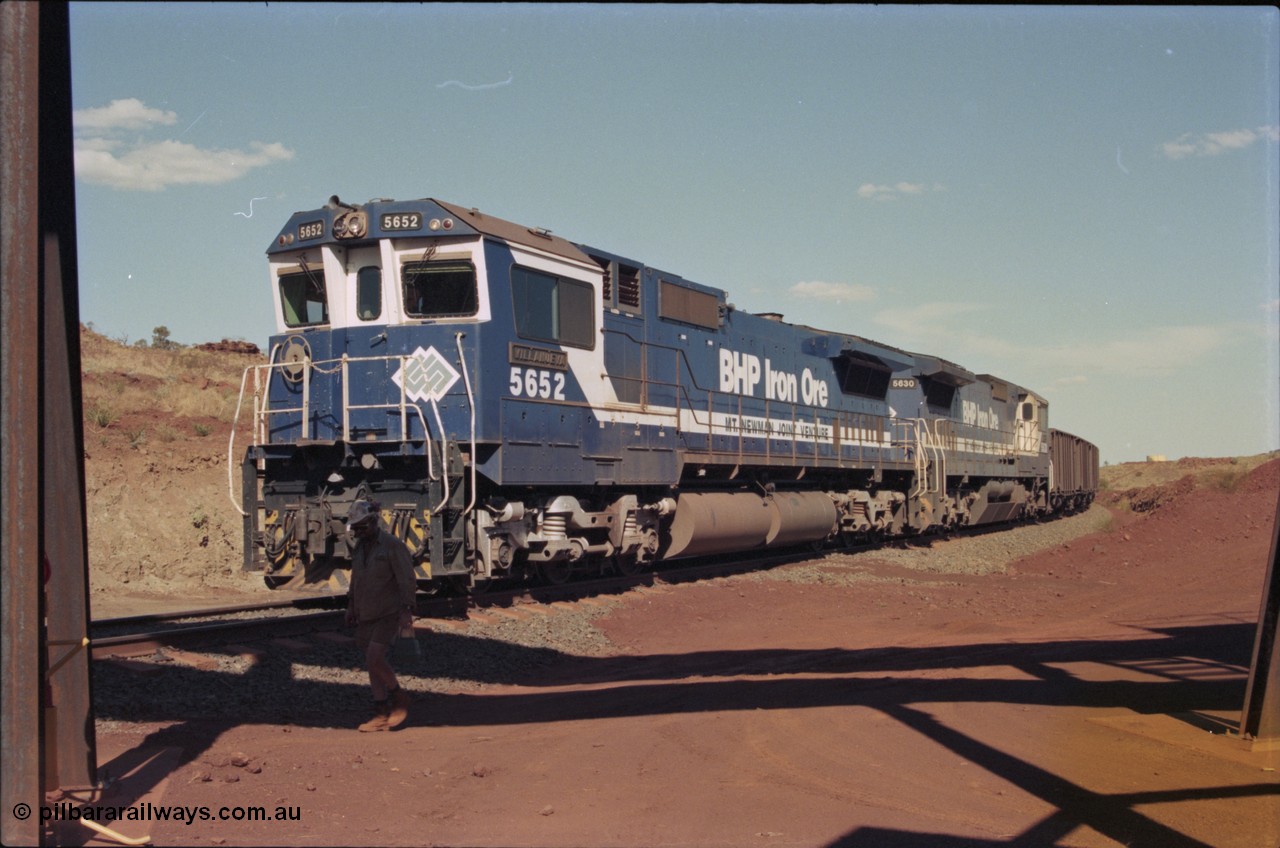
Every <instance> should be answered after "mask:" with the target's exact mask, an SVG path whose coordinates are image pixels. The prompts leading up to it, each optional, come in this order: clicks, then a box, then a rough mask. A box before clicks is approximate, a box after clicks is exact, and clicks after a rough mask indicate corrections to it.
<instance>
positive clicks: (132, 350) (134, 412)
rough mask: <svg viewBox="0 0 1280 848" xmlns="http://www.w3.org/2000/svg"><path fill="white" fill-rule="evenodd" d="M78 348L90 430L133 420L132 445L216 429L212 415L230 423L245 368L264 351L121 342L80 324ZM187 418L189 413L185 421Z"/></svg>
mask: <svg viewBox="0 0 1280 848" xmlns="http://www.w3.org/2000/svg"><path fill="white" fill-rule="evenodd" d="M80 349H81V367H82V386H83V391H84V411H85V412H84V414H85V429H86V432H87V433H93V432H97V431H103V430H108V429H111V428H118V427H120V426H122V423H121V422H123V421H125V420H136V418H138V417H143V418H149V419H153V420H155V421H156V422H157V423H156V424H155V425H154V426H152V427H141V426H137V425H130V426H131V429H130V430H129V432H128V433H127V437H128V440H129V442H130V443H131V444H133V445H134V446H138V445H140V444H143V443H145V441H146V440H147V439H149V438H155V439H159V440H161V441H173V440H175V439H178V438H187V437H190V436H197V437H202V436H207V435H209V434H210V433H211V432H212V427H211V424H210V421H209V420H210V419H212V420H213V421H216V422H219V423H230V422H231V419H232V416H233V415H234V414H235V408H236V400H237V398H238V397H239V392H240V378H241V375H242V374H243V371H244V368H245V367H246V366H248V365H251V364H256V363H258V362H260V361H261V358H260V357H252V356H245V355H229V354H226V353H212V352H209V351H203V350H196V349H193V348H176V349H172V350H164V349H157V348H150V347H136V346H130V345H125V344H121V343H120V342H117V341H114V340H112V339H109V338H107V337H105V336H103V335H100V334H98V333H95V332H93V331H92V330H90V329H88V328H85V327H81V330H80ZM183 419H187V420H186V421H184V420H183Z"/></svg>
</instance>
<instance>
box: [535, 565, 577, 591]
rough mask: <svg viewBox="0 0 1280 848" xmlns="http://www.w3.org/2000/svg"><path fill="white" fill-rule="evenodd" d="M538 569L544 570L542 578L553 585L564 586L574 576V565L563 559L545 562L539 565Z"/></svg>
mask: <svg viewBox="0 0 1280 848" xmlns="http://www.w3.org/2000/svg"><path fill="white" fill-rule="evenodd" d="M538 570H539V571H541V572H542V579H543V580H546V581H547V582H548V583H550V584H551V585H552V586H563V585H564V584H566V583H568V582H569V578H570V577H572V576H573V566H572V565H570V564H569V563H568V562H567V561H566V560H562V559H561V560H554V561H552V562H544V563H542V565H540V566H539V567H538Z"/></svg>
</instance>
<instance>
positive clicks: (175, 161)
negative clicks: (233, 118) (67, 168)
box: [75, 139, 293, 191]
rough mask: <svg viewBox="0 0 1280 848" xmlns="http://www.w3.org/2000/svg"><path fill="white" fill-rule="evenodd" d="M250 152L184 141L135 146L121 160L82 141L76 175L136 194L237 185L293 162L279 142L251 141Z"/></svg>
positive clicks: (78, 149)
mask: <svg viewBox="0 0 1280 848" xmlns="http://www.w3.org/2000/svg"><path fill="white" fill-rule="evenodd" d="M249 147H250V149H249V150H248V151H244V150H203V149H201V148H198V147H196V146H195V145H192V144H187V143H185V142H181V141H174V140H172V139H170V140H168V141H161V142H156V143H154V144H146V145H141V146H138V147H134V148H132V149H131V150H129V151H127V152H126V153H124V154H122V155H120V156H116V155H115V154H114V153H112V152H111V151H110V150H106V149H101V148H99V147H95V146H93V145H83V146H82V145H81V144H80V143H79V142H77V143H76V151H75V163H76V176H78V177H80V179H82V180H85V181H86V182H90V183H97V184H99V185H107V186H111V187H112V188H122V189H133V190H135V191H160V190H161V189H163V188H165V187H166V186H170V185H190V184H205V185H213V184H217V183H226V182H231V181H232V180H235V179H239V178H240V177H242V176H244V175H245V174H247V173H248V172H249V171H251V170H252V169H254V168H258V167H261V166H263V165H269V164H271V163H272V162H281V161H287V160H289V159H292V158H293V151H292V150H289V149H288V148H286V147H285V146H284V145H282V144H280V143H279V142H275V143H272V144H263V143H261V142H257V141H255V142H251V143H250V145H249Z"/></svg>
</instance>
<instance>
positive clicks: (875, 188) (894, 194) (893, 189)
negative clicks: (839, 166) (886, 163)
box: [858, 182, 946, 200]
mask: <svg viewBox="0 0 1280 848" xmlns="http://www.w3.org/2000/svg"><path fill="white" fill-rule="evenodd" d="M930 191H946V186H943V185H942V184H940V183H934V184H933V185H931V186H930V185H926V184H924V183H908V182H899V183H894V184H893V185H876V184H875V183H863V184H862V185H860V186H858V197H861V198H862V199H863V200H897V199H898V198H900V197H903V196H914V195H920V194H925V193H926V192H930Z"/></svg>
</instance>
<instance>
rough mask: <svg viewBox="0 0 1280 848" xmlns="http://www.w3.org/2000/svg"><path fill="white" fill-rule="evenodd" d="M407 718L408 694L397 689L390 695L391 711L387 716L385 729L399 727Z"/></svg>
mask: <svg viewBox="0 0 1280 848" xmlns="http://www.w3.org/2000/svg"><path fill="white" fill-rule="evenodd" d="M408 717H409V693H408V692H406V691H404V689H401V688H397V689H396V691H394V692H392V693H391V711H390V713H388V715H387V727H388V728H392V727H399V726H400V725H402V724H404V720H405V719H406V718H408Z"/></svg>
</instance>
